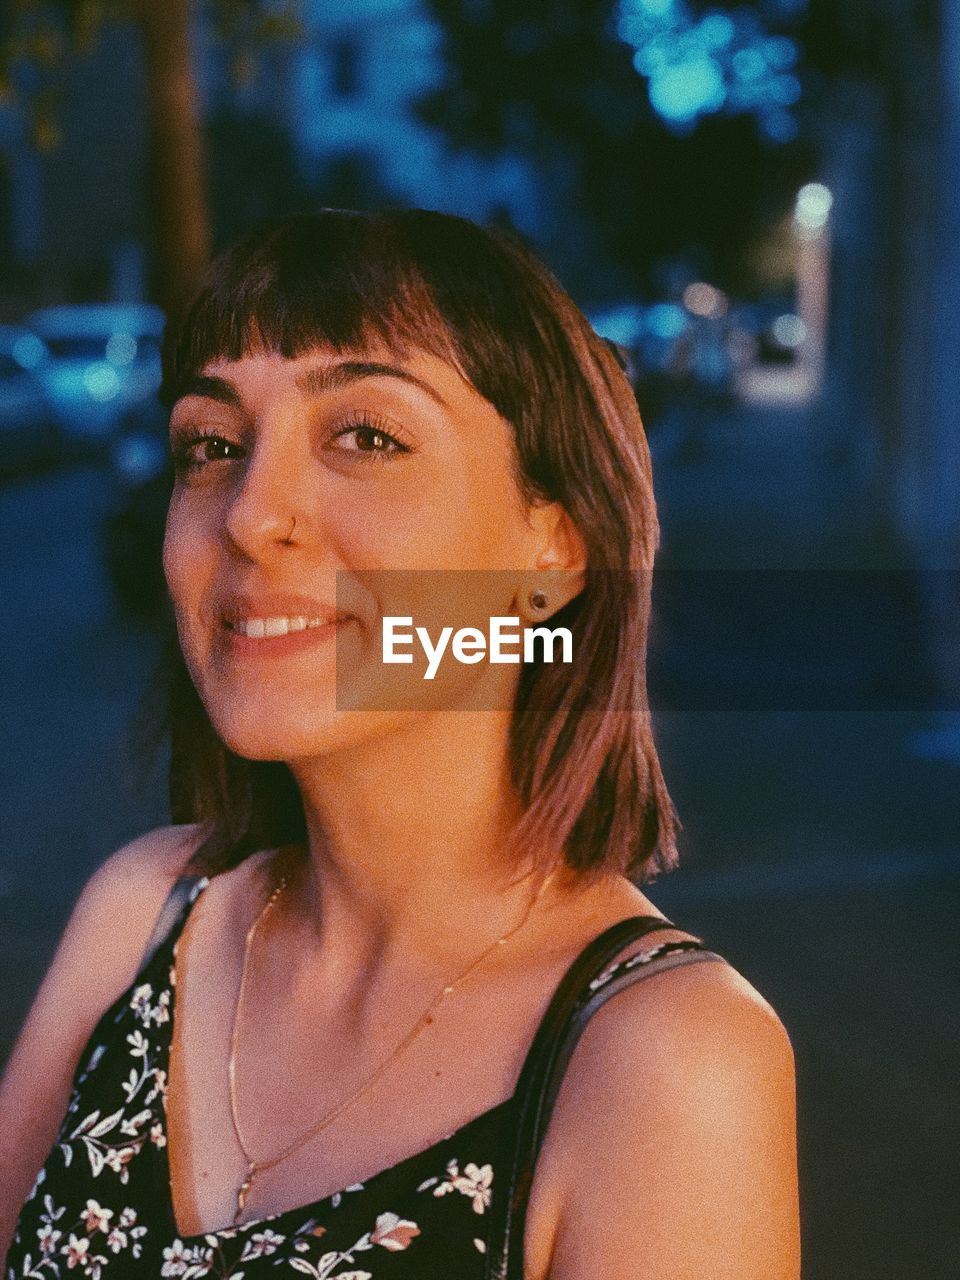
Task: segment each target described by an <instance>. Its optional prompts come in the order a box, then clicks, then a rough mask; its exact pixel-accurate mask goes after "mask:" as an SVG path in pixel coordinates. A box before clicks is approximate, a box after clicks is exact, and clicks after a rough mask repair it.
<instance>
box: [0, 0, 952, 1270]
mask: <svg viewBox="0 0 960 1280" xmlns="http://www.w3.org/2000/svg"><path fill="white" fill-rule="evenodd" d="M319 205H336V206H346V207H357V208H371V207H382V206H386V205H419V206H423V207H428V208H436V209H442V210H445V211H449V212H454V213H461V214H465V215H467V216H469V217H473V218H475V219H477V220H479V221H485V222H490V223H492V224H495V225H500V226H508V227H512V228H514V229H515V230H517V231H518V232H519V233H520V234H521V235H523V236H524V237H525V238H526V239H527V240H528V241H529V242H530V243H531V244H533V245H534V246H535V247H536V248H537V249H538V250H539V252H540V253H541V255H542V256H543V257H544V258H545V259H546V260H547V261H548V262H549V263H550V265H551V266H552V267H553V269H554V270H555V272H556V273H557V274H558V276H559V277H560V279H561V280H562V281H563V283H564V284H565V285H566V286H567V288H568V289H569V290H570V292H571V293H572V294H573V296H574V298H575V299H576V300H577V302H578V303H579V304H580V305H581V306H582V307H583V309H584V310H585V311H586V313H587V314H588V316H589V317H590V318H591V320H592V321H593V323H594V325H595V327H596V328H597V329H598V331H599V332H601V333H602V334H604V336H606V337H609V338H610V339H612V340H614V341H616V342H618V343H619V344H620V347H621V352H622V356H623V358H624V359H625V360H626V361H627V362H628V368H629V371H630V373H631V376H632V377H633V379H634V381H635V385H636V389H637V395H638V399H639V401H640V405H641V409H642V410H643V414H644V421H645V424H646V427H647V431H648V436H649V439H650V444H651V449H652V452H653V455H654V465H655V481H656V488H657V495H658V501H659V506H660V515H661V522H662V526H663V541H662V554H661V559H660V568H661V573H660V575H659V579H658V585H657V587H656V592H655V604H656V617H655V625H654V652H653V655H652V672H651V680H652V690H653V698H654V706H655V714H656V719H657V723H658V726H659V738H660V744H661V754H662V756H663V761H664V768H665V772H666V775H667V779H668V783H669V784H670V786H671V789H672V791H673V794H674V798H675V801H676V803H677V806H678V809H679V811H680V815H681V818H682V819H683V822H684V833H683V837H682V844H681V852H682V855H683V862H684V865H683V868H682V869H681V870H680V871H679V872H678V873H675V874H674V875H672V876H670V877H667V878H665V879H664V880H663V881H662V882H658V883H656V884H654V885H653V886H651V887H650V893H651V896H652V897H653V898H654V900H655V901H656V902H657V903H658V905H660V906H661V907H662V908H663V909H664V910H665V911H667V913H668V914H670V915H671V916H672V917H673V918H674V919H675V920H676V921H677V922H678V923H679V924H680V925H682V926H684V927H687V928H689V929H692V930H693V931H695V932H697V933H699V934H700V935H702V936H703V937H704V938H705V939H706V940H707V941H708V942H709V944H710V945H712V946H713V947H714V948H715V949H717V950H719V951H721V952H722V953H723V954H725V955H726V956H727V957H728V958H729V959H730V960H731V962H732V963H733V964H735V965H736V967H737V968H738V969H740V971H741V972H742V973H743V974H744V975H745V976H746V977H747V978H748V979H749V980H750V981H751V982H753V984H754V985H755V986H756V987H757V988H758V989H759V990H760V991H761V992H762V993H763V994H764V995H765V996H766V997H767V998H768V999H769V1000H770V1002H771V1003H772V1004H773V1005H774V1007H775V1008H776V1009H777V1011H778V1012H779V1014H780V1016H781V1017H782V1019H783V1021H784V1022H785V1024H786V1026H787V1028H788V1030H789V1032H790V1034H791V1038H792V1040H793V1044H794V1048H795V1051H796V1057H797V1071H798V1087H799V1124H800V1161H801V1179H802V1182H801V1192H802V1214H803V1232H804V1240H803V1244H804V1276H805V1277H806V1280H921V1278H922V1280H948V1277H955V1276H957V1275H958V1274H960V1225H958V1224H960V1219H958V1213H957V1192H958V1183H960V1174H958V1169H960V1162H958V1155H960V1146H958V1138H960V1018H958V1008H957V1000H956V977H955V975H956V973H958V972H960V965H958V955H957V952H958V948H957V942H956V937H957V922H958V914H957V906H958V903H960V821H958V809H960V806H958V801H957V786H958V782H960V480H958V476H960V358H958V357H960V342H958V339H960V306H958V303H957V297H958V291H960V0H754V2H753V3H744V4H739V5H738V4H723V3H720V2H716V3H710V4H702V3H698V2H697V0H621V2H620V3H615V2H614V0H552V2H551V0H336V2H334V0H326V2H324V0H299V2H298V3H291V4H287V3H269V2H268V0H166V2H165V3H164V4H156V3H152V0H126V3H124V2H123V0H117V2H116V3H114V4H109V5H108V4H99V3H95V0H72V2H68V0H62V2H61V3H57V2H56V0H19V2H17V0H0V530H2V541H0V555H2V560H3V566H2V568H3V572H2V577H0V581H2V591H3V606H4V609H3V613H4V620H5V625H4V627H3V629H2V638H0V691H2V724H3V730H4V732H3V751H2V758H0V794H2V809H0V990H2V1008H0V1058H2V1057H3V1056H5V1055H6V1053H7V1052H9V1049H10V1047H11V1045H12V1042H13V1038H14V1036H15V1034H16V1031H17V1028H18V1026H19V1025H20V1023H21V1021H22V1019H23V1017H24V1015H25V1013H26V1010H27V1008H28V1006H29V1003H30V1000H31V998H32V996H33V994H34V992H35V990H36V988H37V986H38V984H39V982H40V979H41V977H42V975H43V973H44V972H45V969H46V966H47V964H48V963H49V960H50V957H51V955H52V952H53V949H54V947H55V945H56V941H57V938H58V937H59V934H60V931H61V930H62V928H63V924H64V922H65V920H66V917H67V914H68V912H69V910H70V908H71V906H72V904H73V902H74V901H75V898H76V895H77V893H78V891H79V888H80V886H81V884H82V883H83V882H84V880H85V879H86V878H87V877H88V876H89V875H90V873H91V872H92V870H93V869H94V867H95V866H97V865H98V864H99V863H100V862H101V861H102V860H103V858H105V857H106V855H107V854H108V853H109V852H111V850H113V849H114V848H116V847H117V846H118V845H119V844H121V843H123V842H124V841H125V840H127V839H129V838H131V837H132V836H134V835H136V834H138V833H140V832H141V831H143V830H145V829H147V828H149V827H150V826H153V825H156V824H157V823H161V822H164V821H166V820H167V810H166V793H165V779H164V772H163V770H164V760H163V755H162V752H161V754H160V756H159V757H158V758H156V759H155V760H154V761H153V763H151V762H150V761H149V760H147V759H143V758H141V755H140V754H139V753H138V751H137V749H136V745H135V742H134V741H132V740H131V732H130V728H131V721H132V717H133V716H134V713H135V712H136V709H137V707H138V705H139V704H140V701H141V699H142V697H143V694H144V691H145V689H146V688H147V685H148V681H149V677H150V672H151V670H152V665H153V662H154V660H155V657H156V654H157V648H158V638H159V629H158V623H157V600H156V590H157V586H156V584H157V580H158V579H157V575H158V568H157V566H158V556H159V544H158V538H159V531H160V527H161V523H162V509H163V485H164V476H163V471H162V467H163V457H162V450H161V448H160V444H159V442H160V441H161V440H162V431H163V426H164V424H163V421H162V418H161V417H160V415H159V414H158V412H157V410H156V407H155V405H154V403H153V401H152V394H153V391H154V389H155V384H156V325H157V323H158V319H159V320H160V321H162V315H161V314H160V312H159V311H157V310H156V309H154V308H162V309H163V310H165V311H167V312H170V311H172V310H175V309H176V308H177V307H178V306H179V305H181V304H182V301H183V299H184V297H185V296H186V295H187V293H188V292H189V289H190V287H191V285H192V283H193V281H194V280H195V279H196V278H197V274H198V272H199V271H200V270H202V267H203V264H204V262H205V261H206V260H207V259H208V257H209V255H210V253H211V252H213V251H215V250H216V249H217V248H219V247H221V246H222V245H223V244H225V243H227V242H228V241H229V240H230V239H231V238H232V237H234V236H235V235H236V234H237V233H239V232H241V231H243V230H244V229H246V228H248V227H250V226H253V225H255V224H256V223H257V222H259V221H260V220H262V219H263V218H266V217H268V216H270V215H272V214H275V213H281V212H284V211H288V210H295V209H301V208H310V207H315V206H319ZM144 303H147V304H152V306H151V307H147V308H144V307H142V306H140V304H144ZM93 304H95V305H93ZM50 308H57V310H50ZM41 339H42V341H41ZM951 979H953V980H952V981H951Z"/></svg>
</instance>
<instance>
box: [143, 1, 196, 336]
mask: <svg viewBox="0 0 960 1280" xmlns="http://www.w3.org/2000/svg"><path fill="white" fill-rule="evenodd" d="M136 14H137V17H138V21H139V25H140V29H141V32H142V34H143V44H144V58H145V64H146V88H147V104H148V112H149V125H150V144H151V145H150V150H151V159H152V169H153V175H152V176H153V183H152V188H153V190H152V193H151V212H152V219H153V228H154V244H155V252H156V255H157V269H158V270H157V290H158V294H159V299H158V300H159V302H160V304H161V306H162V307H163V308H164V309H165V310H166V312H167V315H168V316H170V317H176V316H178V315H180V314H181V312H182V311H183V309H184V307H185V306H186V304H187V303H188V302H189V300H190V297H191V295H192V293H193V291H194V290H195V288H196V286H197V281H198V279H199V278H200V276H201V275H202V274H203V272H204V271H205V269H206V267H207V264H208V262H209V259H210V218H209V209H208V204H207V192H206V183H205V176H204V161H203V138H202V133H201V127H200V118H199V105H198V94H197V85H196V78H195V71H194V62H193V56H192V50H191V47H190V0H162V2H160V0H137V3H136Z"/></svg>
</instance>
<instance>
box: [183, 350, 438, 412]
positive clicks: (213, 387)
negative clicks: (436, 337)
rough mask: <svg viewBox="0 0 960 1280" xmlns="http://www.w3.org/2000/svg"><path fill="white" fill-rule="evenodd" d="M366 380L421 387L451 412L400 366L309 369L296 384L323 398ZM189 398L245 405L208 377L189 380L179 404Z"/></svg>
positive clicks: (345, 364)
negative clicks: (375, 379) (389, 380)
mask: <svg viewBox="0 0 960 1280" xmlns="http://www.w3.org/2000/svg"><path fill="white" fill-rule="evenodd" d="M363 378H397V379H399V380H400V381H401V382H406V383H409V384H410V385H411V386H415V387H419V388H420V390H421V391H423V392H425V393H426V394H427V395H428V396H430V398H431V399H432V400H435V401H436V402H437V404H439V405H442V406H443V408H444V409H447V408H449V405H448V404H447V402H446V400H444V398H443V396H442V395H441V394H440V392H439V391H437V390H436V388H435V387H432V386H431V385H430V383H429V382H425V381H424V379H423V378H418V377H417V375H416V374H415V373H411V372H410V371H409V369H404V368H403V367H402V366H401V365H394V364H380V363H379V362H377V361H372V360H344V361H342V362H341V363H340V364H335V365H330V366H329V367H328V368H319V367H318V368H315V369H307V370H306V372H304V373H302V374H300V376H299V377H298V378H297V380H296V387H297V390H298V391H300V392H302V393H303V395H305V396H321V395H323V394H324V393H325V392H328V391H338V390H340V389H341V388H342V387H348V386H350V385H351V384H352V383H354V382H359V381H361V379H363ZM186 396H202V397H203V398H204V399H206V400H216V401H217V402H218V403H219V404H226V405H229V406H230V407H231V408H234V409H241V408H242V407H243V401H242V399H241V396H240V393H239V391H238V390H237V388H236V387H235V386H234V385H233V383H232V382H230V381H229V380H228V379H227V378H216V377H212V376H211V375H209V374H196V375H194V376H193V377H192V378H188V379H187V380H186V381H185V382H184V384H183V388H182V390H181V391H180V394H179V395H178V396H177V399H178V400H182V399H184V397H186Z"/></svg>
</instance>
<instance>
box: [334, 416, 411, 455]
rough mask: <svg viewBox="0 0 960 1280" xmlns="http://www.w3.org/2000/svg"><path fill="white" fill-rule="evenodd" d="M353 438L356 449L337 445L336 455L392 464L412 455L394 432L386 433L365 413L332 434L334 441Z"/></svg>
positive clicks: (376, 419) (384, 427)
mask: <svg viewBox="0 0 960 1280" xmlns="http://www.w3.org/2000/svg"><path fill="white" fill-rule="evenodd" d="M350 436H353V437H354V440H355V443H356V447H355V448H348V447H346V446H342V445H337V446H336V449H337V452H338V453H346V454H353V455H354V456H355V457H357V458H358V459H359V458H363V459H364V460H365V461H366V460H368V459H369V460H370V461H374V460H376V461H377V462H392V461H393V460H394V459H395V458H398V457H399V456H400V455H401V454H403V453H412V452H413V451H412V449H411V448H410V446H409V445H407V444H405V443H404V442H403V441H402V440H401V439H400V438H399V437H398V436H397V435H396V434H395V433H394V432H392V431H388V430H387V429H386V426H385V425H384V424H383V422H381V421H380V420H379V419H378V418H375V417H373V416H371V415H369V414H366V413H359V414H357V415H356V416H355V417H352V418H351V419H349V420H348V422H347V425H346V426H343V427H341V428H340V429H339V430H338V431H336V432H335V433H334V436H333V439H334V440H343V439H345V438H347V437H350Z"/></svg>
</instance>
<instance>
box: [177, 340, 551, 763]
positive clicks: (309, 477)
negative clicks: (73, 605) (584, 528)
mask: <svg viewBox="0 0 960 1280" xmlns="http://www.w3.org/2000/svg"><path fill="white" fill-rule="evenodd" d="M170 434H171V445H172V450H173V454H174V460H175V465H176V468H177V477H176V484H175V487H174V492H173V497H172V500H171V504H170V509H169V514H168V519H167V529H166V538H165V542H164V570H165V573H166V577H167V583H168V585H169V589H170V594H171V598H172V601H173V605H174V610H175V615H176V621H177V629H178V633H179V636H180V643H181V646H182V648H183V652H184V657H185V659H186V662H187V666H188V668H189V670H190V673H191V676H192V677H193V680H194V683H195V684H196V686H197V689H198V691H199V693H200V696H201V698H202V700H203V702H204V705H205V706H206V708H207V711H208V714H209V715H210V717H211V720H212V721H213V724H214V726H215V728H216V729H217V731H218V733H219V734H220V736H221V737H222V738H223V740H224V741H225V742H226V743H227V745H228V746H230V747H231V748H232V749H233V750H234V751H236V752H237V753H238V754H240V755H244V756H248V757H250V758H255V759H283V760H287V761H292V760H295V759H297V758H303V757H309V756H311V755H317V754H320V753H323V752H324V751H327V750H329V749H331V748H332V747H335V746H337V745H345V744H346V742H348V741H354V740H356V735H357V734H361V735H362V736H366V735H367V734H369V733H370V732H382V731H383V729H384V728H385V727H386V724H387V723H390V722H392V720H393V719H395V713H392V715H391V714H390V713H386V712H384V713H383V714H381V715H380V716H374V717H369V716H367V717H365V718H362V719H363V723H362V726H361V725H358V724H356V723H352V722H349V721H348V720H346V719H345V717H344V714H343V713H342V712H341V711H338V709H337V688H336V686H335V683H334V675H335V670H336V668H335V663H334V658H335V654H336V655H337V660H338V662H340V663H342V661H343V658H344V655H345V654H348V653H350V654H351V655H352V660H353V661H354V662H355V663H358V662H359V663H361V664H362V663H367V664H370V663H382V634H381V623H380V615H381V614H383V613H401V614H402V615H406V616H413V615H414V614H416V612H417V603H418V601H419V602H420V603H421V604H422V606H423V613H424V620H425V621H426V623H427V625H428V626H429V627H430V628H431V634H435V632H434V628H435V627H436V626H437V622H436V615H437V602H438V596H437V583H438V582H444V583H445V585H446V590H445V595H444V600H443V608H444V609H446V610H447V612H448V614H452V615H454V616H448V617H447V619H446V621H447V622H448V623H449V624H451V625H453V626H454V628H455V629H456V627H457V626H459V625H464V620H467V621H469V622H471V623H476V622H477V621H478V609H479V613H480V614H482V613H483V611H484V610H489V611H491V612H497V611H499V612H500V613H503V614H507V615H509V614H511V612H513V613H515V612H516V608H515V606H516V601H517V600H518V599H519V592H520V588H521V587H522V585H523V584H522V581H521V576H520V574H519V573H518V574H516V575H510V574H503V573H500V574H487V575H484V574H479V575H470V576H468V575H464V576H463V578H462V579H460V581H463V582H464V583H465V582H467V581H475V580H476V581H480V582H482V583H483V584H484V586H483V587H482V589H481V590H480V596H478V598H477V599H471V600H469V601H468V600H467V599H466V598H463V599H459V598H458V599H451V598H450V597H451V591H450V589H449V588H450V584H451V583H454V584H455V583H456V582H457V581H458V579H457V577H456V573H457V572H458V571H463V570H470V571H475V570H520V571H521V572H522V571H524V570H530V569H533V568H534V567H537V566H539V565H541V564H543V562H542V560H541V559H540V558H539V552H540V551H541V550H542V548H543V546H544V531H545V530H546V529H548V528H550V529H552V528H555V527H556V508H552V507H549V506H543V507H535V508H527V507H526V506H525V504H524V503H523V501H522V499H521V496H520V494H519V491H518V489H517V487H516V484H515V481H514V479H513V476H512V473H511V460H512V458H513V448H514V446H513V433H512V428H511V427H510V425H509V424H508V423H507V422H505V421H504V420H503V419H502V418H501V417H500V416H499V414H498V413H497V412H496V410H495V409H494V408H493V406H492V405H491V404H490V403H489V402H488V401H486V400H484V399H483V398H482V397H481V396H480V395H479V394H478V393H477V392H476V391H475V390H474V389H473V388H472V386H471V385H470V384H469V383H468V382H467V381H466V380H465V379H464V378H463V377H462V376H461V375H460V374H459V373H458V372H457V371H456V370H455V369H454V368H453V367H452V366H451V365H448V364H446V363H444V362H443V361H441V360H439V359H437V358H436V357H434V356H431V355H428V354H426V353H424V352H419V351H418V352H415V353H413V354H411V355H410V356H408V357H407V358H405V359H403V360H399V359H398V358H397V357H396V356H395V355H392V354H390V353H389V352H388V351H386V350H380V349H368V350H364V351H362V352H358V353H355V354H352V355H349V356H348V355H343V354H336V353H333V352H331V351H330V350H328V349H326V348H318V349H316V350H313V351H311V352H309V353H307V354H304V355H300V356H297V357H296V358H294V359H287V358H285V357H283V356H281V355H279V354H277V353H276V352H257V353H253V354H250V355H246V356H244V357H243V358H242V359H240V360H235V361H234V360H218V361H215V362H213V363H211V364H209V365H207V366H206V367H205V368H204V369H203V370H202V372H201V375H200V376H199V377H198V378H196V379H195V380H194V382H193V383H192V384H191V385H190V386H188V387H187V389H186V393H185V394H184V395H183V396H181V398H180V399H179V400H178V401H177V402H176V404H175V405H174V408H173V412H172V415H171V422H170ZM543 567H550V565H543ZM557 567H562V566H557ZM397 570H405V571H408V572H407V573H403V574H400V573H394V572H392V571H397ZM427 570H447V571H450V573H449V575H448V576H447V577H444V575H437V574H432V575H431V574H430V573H425V572H424V571H427ZM382 571H388V572H385V573H384V572H382ZM409 571H413V572H409ZM452 594H453V595H454V596H456V595H457V591H456V589H455V588H454V590H453V593H452ZM463 594H464V597H466V596H468V595H470V592H469V591H468V590H465V591H464V593H463ZM480 597H483V599H482V600H481V599H480ZM511 606H513V608H511ZM337 609H339V610H340V613H341V614H346V615H348V616H347V618H346V620H345V621H341V622H340V623H339V624H337V623H330V624H328V625H324V626H319V627H318V626H316V625H310V624H311V623H314V624H315V623H317V622H322V621H323V620H324V619H325V618H332V617H333V615H334V613H335V611H336V610H337ZM458 612H459V613H460V614H461V618H458V617H456V616H455V615H456V613H458ZM428 614H430V615H432V616H430V617H427V616H426V615H428ZM419 622H420V618H419V617H417V616H413V625H414V626H416V625H417V624H418V623H419ZM264 632H265V633H266V634H262V633H264ZM271 632H276V633H278V634H274V635H271V634H270V633H271ZM284 632H286V634H284ZM350 646H352V648H350ZM406 651H407V652H410V647H409V646H408V648H407V650H406ZM454 665H455V666H459V665H460V664H454ZM368 669H369V668H368ZM381 670H382V667H381ZM499 670H501V671H503V672H511V673H513V675H514V678H515V676H516V674H518V668H517V667H503V668H500V669H499ZM474 671H475V668H473V667H469V666H464V667H462V668H460V670H459V671H458V672H456V673H455V674H454V677H453V678H454V679H455V680H469V678H470V677H471V673H473V672H474ZM341 692H342V685H341ZM384 715H387V716H388V720H387V721H386V722H385V721H384V718H383V717H384ZM353 719H354V721H355V720H356V717H354V718H353Z"/></svg>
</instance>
